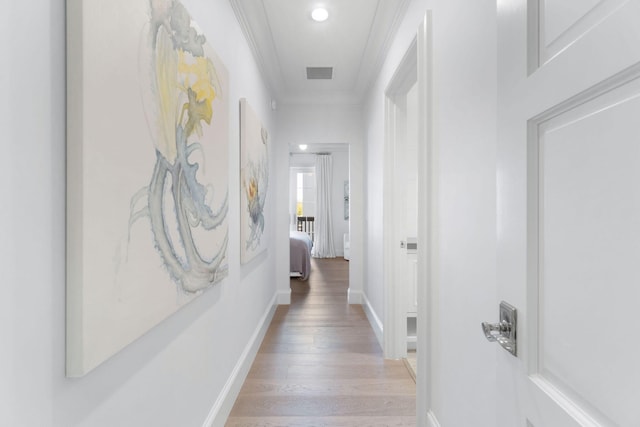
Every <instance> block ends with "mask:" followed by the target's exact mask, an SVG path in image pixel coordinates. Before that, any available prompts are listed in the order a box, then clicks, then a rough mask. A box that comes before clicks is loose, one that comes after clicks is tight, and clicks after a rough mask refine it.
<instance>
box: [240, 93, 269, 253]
mask: <svg viewBox="0 0 640 427" xmlns="http://www.w3.org/2000/svg"><path fill="white" fill-rule="evenodd" d="M268 142H269V134H268V132H267V130H266V129H265V128H264V126H262V123H261V121H260V119H258V116H257V115H256V113H255V112H254V111H253V109H252V108H251V106H250V105H249V103H248V102H247V100H246V99H241V100H240V174H241V187H242V194H241V195H240V200H241V202H240V203H241V206H240V219H241V220H240V248H241V249H240V255H241V256H240V259H241V262H242V263H243V264H244V263H247V262H249V261H251V260H252V259H253V258H254V257H255V256H256V255H258V254H259V253H260V252H262V251H264V250H265V249H266V248H267V240H266V235H265V217H264V206H265V201H266V199H267V194H268V189H269V149H268V148H269V147H268Z"/></svg>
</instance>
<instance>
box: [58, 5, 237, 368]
mask: <svg viewBox="0 0 640 427" xmlns="http://www.w3.org/2000/svg"><path fill="white" fill-rule="evenodd" d="M67 13H68V30H67V31H68V37H67V39H68V49H67V50H68V85H67V86H68V112H67V117H68V119H67V120H68V123H67V125H68V142H67V153H68V154H67V156H68V161H67V211H68V213H67V272H68V274H67V277H68V279H67V375H68V376H81V375H84V374H85V373H87V372H88V371H90V370H91V369H93V368H95V367H96V366H98V365H99V364H100V363H102V362H104V361H105V360H106V359H108V358H109V357H111V356H112V355H114V354H115V353H117V352H118V351H119V350H121V349H122V348H123V347H124V346H126V345H128V344H129V343H131V342H132V341H134V340H135V339H136V338H138V337H140V336H141V335H142V334H144V333H145V332H147V331H148V330H149V329H151V328H152V327H153V326H155V325H157V324H158V323H159V322H160V321H161V320H163V319H165V318H166V317H167V316H169V315H171V314H172V313H174V312H175V311H176V310H178V309H179V308H180V307H181V306H183V305H184V304H186V303H187V302H189V301H191V300H192V299H193V298H195V297H196V296H197V295H199V294H201V293H202V292H203V291H205V290H206V289H207V288H209V287H211V286H213V285H214V284H216V283H217V282H219V281H220V280H221V279H223V278H224V277H225V276H227V270H228V266H227V242H228V224H227V222H228V218H227V216H228V165H227V163H228V140H229V138H228V133H229V131H228V122H229V112H228V99H227V96H228V92H229V89H228V75H227V70H226V68H225V66H224V64H223V63H222V62H221V61H220V59H219V58H218V56H217V55H216V53H215V52H214V51H213V50H212V48H211V47H210V45H209V44H208V43H207V39H206V37H205V35H204V34H203V33H202V32H201V31H200V29H199V28H198V27H197V26H196V24H195V22H194V21H193V19H192V17H191V16H190V15H189V12H188V11H187V10H186V9H185V7H184V6H183V5H182V4H181V3H180V2H178V1H175V0H135V1H132V0H110V1H106V2H86V1H82V0H69V1H68V2H67Z"/></svg>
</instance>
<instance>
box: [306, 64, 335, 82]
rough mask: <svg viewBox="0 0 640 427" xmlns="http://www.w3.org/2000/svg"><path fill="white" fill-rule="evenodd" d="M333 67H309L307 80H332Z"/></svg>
mask: <svg viewBox="0 0 640 427" xmlns="http://www.w3.org/2000/svg"><path fill="white" fill-rule="evenodd" d="M332 78H333V67H307V80H331V79H332Z"/></svg>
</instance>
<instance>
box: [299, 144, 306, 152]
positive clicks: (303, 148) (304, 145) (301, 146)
mask: <svg viewBox="0 0 640 427" xmlns="http://www.w3.org/2000/svg"><path fill="white" fill-rule="evenodd" d="M298 147H300V149H301V150H302V151H304V150H306V149H307V144H300V145H298Z"/></svg>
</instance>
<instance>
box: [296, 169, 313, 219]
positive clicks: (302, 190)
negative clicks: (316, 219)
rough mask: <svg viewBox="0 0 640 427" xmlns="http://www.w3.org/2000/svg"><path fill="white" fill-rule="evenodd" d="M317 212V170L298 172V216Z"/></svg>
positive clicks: (311, 214)
mask: <svg viewBox="0 0 640 427" xmlns="http://www.w3.org/2000/svg"><path fill="white" fill-rule="evenodd" d="M315 214H316V174H315V171H313V170H311V171H305V172H298V173H297V174H296V216H315Z"/></svg>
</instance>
